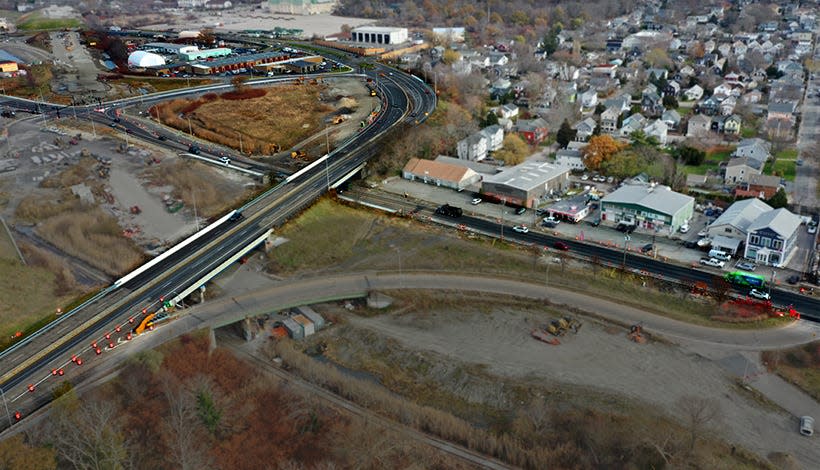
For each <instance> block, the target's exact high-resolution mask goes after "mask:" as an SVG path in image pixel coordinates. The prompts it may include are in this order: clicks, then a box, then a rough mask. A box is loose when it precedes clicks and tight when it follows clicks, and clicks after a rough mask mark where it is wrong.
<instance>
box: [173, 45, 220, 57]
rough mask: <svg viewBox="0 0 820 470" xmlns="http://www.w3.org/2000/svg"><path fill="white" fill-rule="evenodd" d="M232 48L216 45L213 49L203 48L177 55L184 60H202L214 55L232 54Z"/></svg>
mask: <svg viewBox="0 0 820 470" xmlns="http://www.w3.org/2000/svg"><path fill="white" fill-rule="evenodd" d="M230 53H231V50H230V49H228V48H227V47H215V48H213V49H202V50H196V51H192V52H180V53H179V54H177V56H178V57H179V58H180V59H182V60H202V59H208V58H213V57H225V56H228V55H230Z"/></svg>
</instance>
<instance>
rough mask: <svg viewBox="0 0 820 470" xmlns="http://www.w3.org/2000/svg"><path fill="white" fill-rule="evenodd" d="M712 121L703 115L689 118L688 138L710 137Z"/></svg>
mask: <svg viewBox="0 0 820 470" xmlns="http://www.w3.org/2000/svg"><path fill="white" fill-rule="evenodd" d="M711 125H712V120H711V119H710V118H709V117H708V116H704V115H703V114H695V115H694V116H692V117H690V118H689V123H688V124H687V126H686V137H703V136H706V135H708V133H709V130H710V129H711Z"/></svg>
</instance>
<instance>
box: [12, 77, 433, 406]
mask: <svg viewBox="0 0 820 470" xmlns="http://www.w3.org/2000/svg"><path fill="white" fill-rule="evenodd" d="M368 73H369V74H371V76H372V77H373V78H374V79H378V81H379V88H380V90H381V92H382V95H383V99H384V101H383V108H382V111H381V113H379V115H378V116H377V118H376V120H375V121H374V122H373V123H372V124H370V125H369V126H367V127H365V128H364V129H362V130H361V131H360V132H359V133H358V134H357V135H356V136H355V137H354V138H352V139H351V140H349V141H348V142H347V143H345V144H343V145H342V146H340V147H339V148H337V149H336V150H335V151H334V152H332V154H331V158H329V159H328V161H327V164H326V165H321V166H319V167H316V168H313V169H312V170H310V171H308V172H307V173H305V174H304V175H302V176H301V177H300V178H298V179H296V180H295V181H293V182H290V183H282V184H280V185H278V186H276V187H274V188H272V189H271V190H269V191H267V192H266V193H264V194H263V195H261V196H259V197H258V198H257V199H255V200H254V201H253V202H251V203H249V204H247V205H246V206H244V207H243V208H242V212H243V214H244V218H243V219H241V220H239V221H236V222H235V223H232V224H231V225H226V226H225V227H223V228H220V230H215V231H213V233H210V234H208V236H206V237H202V239H201V240H199V241H197V242H196V243H193V244H192V245H191V246H189V247H187V248H186V249H184V250H181V251H180V252H179V253H178V254H176V255H174V256H172V257H170V258H169V259H168V260H166V261H165V262H163V263H161V264H159V265H158V266H157V267H155V268H154V269H152V270H149V271H148V272H147V273H144V274H143V275H141V276H139V277H138V278H137V279H134V280H132V281H130V282H128V283H127V284H125V285H124V286H123V288H121V289H116V290H112V289H107V290H106V291H103V292H102V293H101V294H98V295H97V296H96V297H95V298H94V299H93V300H92V301H91V302H89V303H88V304H87V305H85V306H84V307H83V308H82V309H80V310H78V311H75V312H74V313H73V314H72V316H71V317H68V316H64V317H63V318H61V319H60V323H59V324H57V325H51V326H50V327H47V328H45V329H43V330H41V331H40V332H38V333H39V334H37V335H35V336H31V337H29V338H26V340H24V341H22V342H20V343H18V344H17V345H15V347H13V348H11V349H8V350H6V351H4V352H3V353H2V354H0V360H2V363H0V374H2V380H3V382H2V390H3V392H4V395H5V398H6V400H7V403H8V404H9V406H10V407H12V408H14V409H19V410H22V411H24V412H25V411H30V410H32V409H36V408H37V407H39V406H42V405H43V404H45V403H47V402H48V401H49V400H50V394H49V391H48V390H47V388H46V387H40V384H42V383H45V382H47V381H48V380H49V378H50V377H51V374H50V371H51V370H54V369H60V368H63V369H66V370H69V369H70V368H71V367H77V366H75V365H74V364H72V362H71V361H70V359H69V358H70V357H71V356H80V357H83V358H84V360H86V361H87V360H89V359H90V358H93V357H94V352H93V351H92V350H91V348H90V346H88V345H90V344H91V343H92V342H93V341H97V342H99V343H100V344H105V343H107V342H108V341H109V339H108V338H105V337H104V335H105V334H106V332H107V333H108V334H109V335H110V338H111V339H110V340H111V341H113V342H114V343H115V344H116V342H117V341H118V340H121V339H123V338H124V337H125V335H126V333H127V332H128V331H129V330H130V329H131V328H132V327H133V324H131V323H129V319H131V318H134V319H135V321H136V322H138V321H139V320H140V319H141V318H142V312H143V309H147V311H148V312H151V311H154V310H156V309H157V308H159V304H160V298H165V297H170V296H173V295H174V294H175V293H177V292H180V291H182V290H183V289H185V288H186V287H188V286H190V285H192V284H193V283H194V282H196V281H197V280H198V279H201V278H202V277H203V275H204V274H206V273H208V272H211V271H213V270H214V269H215V268H216V267H217V266H219V265H220V264H222V263H223V262H224V261H225V260H226V259H228V258H229V257H231V256H232V255H233V254H234V253H236V252H237V251H238V250H239V249H241V248H242V247H243V246H245V245H247V244H248V243H249V242H250V241H251V240H253V239H256V238H258V237H259V236H260V235H262V234H263V233H264V232H266V231H267V230H268V229H270V228H271V227H278V226H281V225H282V224H284V223H285V222H286V221H287V220H288V219H289V218H290V217H291V216H292V215H293V214H296V213H298V212H299V211H301V210H303V209H304V208H306V207H308V206H309V205H310V204H312V202H313V201H314V200H315V199H316V198H317V197H319V196H320V195H321V194H323V193H324V192H325V191H327V189H328V185H329V183H330V182H335V181H338V180H339V179H341V178H343V177H344V176H346V175H348V174H349V173H350V172H351V171H352V170H354V169H356V168H357V167H360V166H361V165H362V164H364V162H366V160H367V159H369V158H370V157H371V156H372V155H374V154H375V153H376V152H377V151H378V147H377V145H378V140H379V139H380V138H381V137H382V136H383V135H384V134H385V133H386V132H387V131H388V130H389V129H390V128H391V127H393V126H394V125H396V123H404V125H415V124H416V121H420V122H421V121H423V120H424V119H425V118H426V115H422V114H421V113H423V112H432V110H433V108H434V107H435V98H434V97H432V96H430V95H429V94H428V93H424V92H419V93H417V94H415V95H412V94H411V96H408V95H407V94H406V93H405V91H404V90H403V89H402V88H401V86H409V87H422V88H423V87H424V85H423V84H422V83H420V82H418V81H417V80H414V79H412V78H403V77H402V76H401V74H399V73H398V72H396V73H395V74H393V75H390V76H389V78H388V76H387V75H386V74H387V73H393V72H391V71H390V70H389V69H384V70H382V69H381V66H379V67H377V68H376V69H375V70H373V71H371V72H368ZM271 81H272V80H269V79H264V80H259V81H257V82H255V83H269V82H271ZM219 87H222V85H215V86H210V87H204V88H202V87H201V88H198V89H197V90H195V91H193V92H191V91H188V93H202V92H203V91H207V90H212V89H214V88H216V89H218V88H219ZM169 93H170V94H171V95H173V96H179V95H182V94H185V92H184V91H174V92H169ZM169 93H164V94H162V98H156V97H154V98H151V100H159V99H167V97H168V95H169ZM140 100H142V101H143V102H145V101H146V99H145V98H144V97H142V98H135V99H129V100H120V101H118V102H117V103H116V104H106V105H105V107H106V108H111V107H112V106H117V107H120V106H124V105H127V104H135V103H136V102H139V101H140ZM6 101H13V102H14V103H15V104H16V105H17V109H20V108H25V107H28V108H29V109H30V108H31V107H32V106H35V107H38V109H39V110H40V111H41V112H45V113H47V114H48V115H56V113H57V109H58V108H59V109H62V107H60V106H54V105H40V104H37V103H32V102H29V101H27V100H15V99H10V100H6ZM411 106H422V110H423V111H418V110H414V109H411V108H410V107H411ZM93 108H94V107H92V106H86V107H83V110H82V111H85V112H86V114H87V115H88V116H93V117H91V119H95V121H96V120H98V119H100V117H98V116H95V114H100V115H101V114H102V113H95V112H94V111H93ZM63 112H65V111H63ZM121 124H123V126H127V125H128V123H121ZM126 128H127V127H126ZM143 131H145V130H143ZM131 133H132V134H133V135H139V136H140V137H143V138H145V139H147V140H154V141H155V143H157V144H159V145H162V144H163V142H167V141H160V140H159V139H158V138H156V136H153V135H152V134H151V133H150V132H149V131H145V132H144V133H142V134H140V133H139V131H138V130H136V129H133V130H132V132H131ZM117 326H119V327H120V331H119V332H116V331H115V328H116V327H117ZM46 351H48V352H46ZM31 386H34V391H33V392H31V391H29V388H30V387H31Z"/></svg>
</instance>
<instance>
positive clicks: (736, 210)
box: [710, 198, 772, 231]
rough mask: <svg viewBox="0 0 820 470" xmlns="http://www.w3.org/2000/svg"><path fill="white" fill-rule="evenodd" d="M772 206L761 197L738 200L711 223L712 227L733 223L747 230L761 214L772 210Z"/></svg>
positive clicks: (734, 225)
mask: <svg viewBox="0 0 820 470" xmlns="http://www.w3.org/2000/svg"><path fill="white" fill-rule="evenodd" d="M771 210H772V207H771V206H770V205H768V204H766V203H765V202H763V201H761V200H760V199H757V198H753V199H746V200H743V201H737V202H736V203H734V204H732V205H731V206H729V208H728V209H726V210H725V211H724V212H723V213H722V214H720V217H718V218H717V219H715V221H714V222H712V223H711V224H710V227H712V226H714V227H716V226H719V225H731V226H732V227H736V228H737V229H739V230H742V231H747V230H748V229H749V226H750V225H751V224H752V222H754V221H755V220H756V219H757V218H758V217H760V214H763V213H765V212H768V211H771Z"/></svg>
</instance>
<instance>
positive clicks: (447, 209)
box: [436, 204, 463, 219]
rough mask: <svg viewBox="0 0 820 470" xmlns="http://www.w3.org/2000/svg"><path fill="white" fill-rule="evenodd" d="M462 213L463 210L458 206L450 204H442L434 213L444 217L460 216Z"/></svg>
mask: <svg viewBox="0 0 820 470" xmlns="http://www.w3.org/2000/svg"><path fill="white" fill-rule="evenodd" d="M462 213H463V211H462V210H461V208H460V207H456V206H451V205H450V204H444V205H443V206H439V207H438V208H437V209H436V214H439V215H443V216H445V217H452V218H454V219H455V218H458V217H461V215H462Z"/></svg>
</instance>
